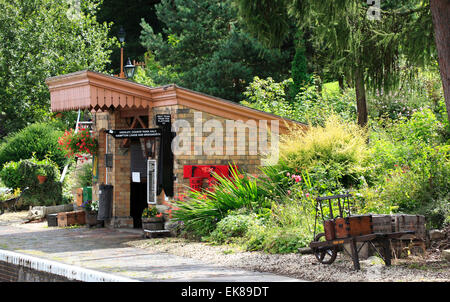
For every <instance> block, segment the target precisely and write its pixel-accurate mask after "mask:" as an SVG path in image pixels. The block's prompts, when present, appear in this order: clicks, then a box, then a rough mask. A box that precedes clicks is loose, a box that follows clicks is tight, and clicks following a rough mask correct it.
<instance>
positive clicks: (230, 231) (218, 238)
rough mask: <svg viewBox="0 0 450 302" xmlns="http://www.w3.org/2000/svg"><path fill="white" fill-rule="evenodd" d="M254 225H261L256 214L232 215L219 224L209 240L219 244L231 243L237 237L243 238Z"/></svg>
mask: <svg viewBox="0 0 450 302" xmlns="http://www.w3.org/2000/svg"><path fill="white" fill-rule="evenodd" d="M253 224H260V221H259V219H258V218H257V216H256V215H255V214H247V215H244V214H230V215H228V216H226V217H225V218H223V219H222V220H221V221H219V222H218V223H217V226H216V228H215V230H214V231H213V232H212V233H211V235H210V236H209V238H208V240H209V241H214V242H218V243H223V242H230V241H231V240H232V239H233V238H235V237H238V238H241V237H243V236H244V235H245V234H246V233H247V231H248V229H249V227H250V226H251V225H253Z"/></svg>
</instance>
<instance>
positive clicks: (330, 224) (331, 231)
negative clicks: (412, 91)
mask: <svg viewBox="0 0 450 302" xmlns="http://www.w3.org/2000/svg"><path fill="white" fill-rule="evenodd" d="M323 229H324V231H325V238H326V239H327V240H333V239H335V238H336V230H335V224H334V219H330V220H325V221H324V222H323Z"/></svg>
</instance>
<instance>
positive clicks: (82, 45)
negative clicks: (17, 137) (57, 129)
mask: <svg viewBox="0 0 450 302" xmlns="http://www.w3.org/2000/svg"><path fill="white" fill-rule="evenodd" d="M75 3H79V6H73V4H69V1H56V0H0V11H1V12H2V13H1V14H0V41H1V43H0V137H2V136H4V135H6V134H8V133H10V132H16V131H17V130H19V129H22V128H24V127H25V126H26V125H27V124H30V123H33V122H37V121H42V120H45V119H46V118H47V117H48V116H49V115H50V113H51V112H50V97H49V91H48V87H47V86H46V84H45V79H46V78H48V77H51V76H56V75H61V74H66V73H70V72H75V71H78V70H82V69H91V70H95V71H104V70H105V66H106V64H107V63H108V62H109V55H110V53H111V51H110V48H111V47H112V45H114V43H115V39H109V38H108V37H107V35H108V31H109V27H110V24H106V23H104V24H99V23H98V22H97V21H96V18H95V12H96V9H97V7H98V5H99V3H100V2H98V1H95V0H82V1H78V2H75Z"/></svg>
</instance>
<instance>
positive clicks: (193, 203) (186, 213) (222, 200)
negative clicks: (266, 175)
mask: <svg viewBox="0 0 450 302" xmlns="http://www.w3.org/2000/svg"><path fill="white" fill-rule="evenodd" d="M231 171H232V173H231V177H230V178H229V179H228V178H224V177H220V176H219V175H216V178H217V185H215V186H214V191H201V192H196V191H192V192H190V195H189V197H188V198H187V199H185V200H183V201H177V200H175V201H174V202H173V203H174V205H175V206H176V207H177V208H178V210H176V211H174V212H173V217H174V218H175V219H177V220H179V221H182V222H183V223H184V230H185V231H187V232H192V234H193V235H195V236H200V237H201V236H206V235H209V234H210V233H211V232H212V231H213V230H214V229H215V226H216V224H217V223H218V222H219V221H220V220H222V219H223V218H224V217H226V216H227V215H228V213H229V212H230V211H233V210H237V209H241V208H246V209H249V210H251V211H255V212H264V210H263V209H264V208H270V200H269V199H268V198H267V196H265V194H264V191H263V190H262V189H261V188H260V187H259V186H258V184H257V179H256V178H255V177H252V176H250V175H246V174H242V173H240V172H239V171H236V170H235V169H231Z"/></svg>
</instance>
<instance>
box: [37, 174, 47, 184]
mask: <svg viewBox="0 0 450 302" xmlns="http://www.w3.org/2000/svg"><path fill="white" fill-rule="evenodd" d="M37 179H38V181H39V183H40V184H43V183H44V182H46V181H47V176H45V175H38V176H37Z"/></svg>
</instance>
